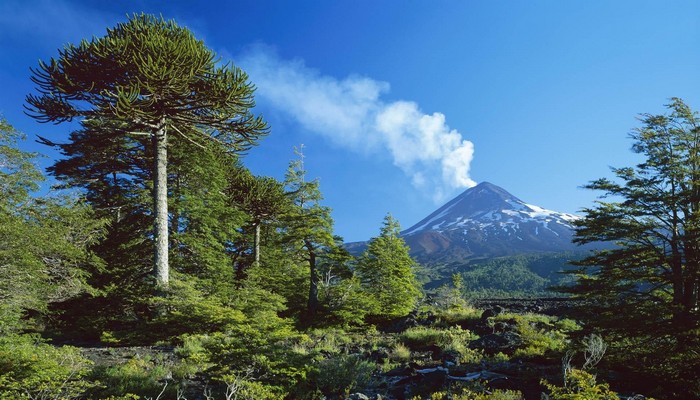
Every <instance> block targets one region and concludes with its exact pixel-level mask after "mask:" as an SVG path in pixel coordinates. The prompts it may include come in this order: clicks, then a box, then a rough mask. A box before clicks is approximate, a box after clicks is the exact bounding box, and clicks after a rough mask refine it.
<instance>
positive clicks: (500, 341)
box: [469, 332, 522, 354]
mask: <svg viewBox="0 0 700 400" xmlns="http://www.w3.org/2000/svg"><path fill="white" fill-rule="evenodd" d="M521 344H522V338H521V337H520V335H518V334H517V333H515V332H504V333H492V334H488V335H484V336H482V337H480V338H479V339H477V340H475V341H473V342H471V343H470V344H469V347H471V348H474V349H482V350H484V352H486V353H487V354H496V353H498V352H502V353H505V354H512V353H513V352H514V351H515V349H517V348H518V347H519V346H520V345H521Z"/></svg>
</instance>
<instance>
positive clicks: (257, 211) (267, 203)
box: [227, 166, 289, 276]
mask: <svg viewBox="0 0 700 400" xmlns="http://www.w3.org/2000/svg"><path fill="white" fill-rule="evenodd" d="M227 196H228V199H229V201H230V202H231V203H232V205H235V206H236V207H239V208H240V209H241V210H243V211H244V212H245V213H246V214H247V215H248V219H249V226H250V227H252V228H253V266H254V267H258V266H259V265H260V231H261V228H262V224H263V223H265V222H266V221H270V220H273V219H275V218H277V217H278V216H279V215H280V214H281V213H282V211H283V209H284V208H285V206H286V205H287V204H288V203H289V199H288V198H287V195H286V194H285V192H284V185H283V184H282V183H280V182H279V181H277V180H276V179H274V178H271V177H267V176H254V175H253V174H251V173H250V171H248V170H247V169H246V168H243V167H241V166H238V167H236V168H235V169H234V171H233V172H232V173H231V174H229V183H228V188H227ZM240 275H241V276H242V274H240Z"/></svg>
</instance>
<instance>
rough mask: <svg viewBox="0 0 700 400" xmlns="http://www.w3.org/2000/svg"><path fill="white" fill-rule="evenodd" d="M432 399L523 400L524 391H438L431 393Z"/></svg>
mask: <svg viewBox="0 0 700 400" xmlns="http://www.w3.org/2000/svg"><path fill="white" fill-rule="evenodd" d="M430 398H431V399H432V400H447V399H452V400H523V398H524V397H523V395H522V393H520V392H518V391H515V390H494V391H490V392H487V393H485V392H483V391H476V390H471V389H464V390H462V391H461V392H458V393H448V392H437V393H433V394H431V395H430Z"/></svg>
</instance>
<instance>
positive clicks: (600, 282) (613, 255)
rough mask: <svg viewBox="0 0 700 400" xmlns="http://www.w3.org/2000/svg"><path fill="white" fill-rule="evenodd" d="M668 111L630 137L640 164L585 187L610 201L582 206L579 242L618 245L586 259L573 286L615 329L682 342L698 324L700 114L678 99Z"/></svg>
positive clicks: (645, 117)
mask: <svg viewBox="0 0 700 400" xmlns="http://www.w3.org/2000/svg"><path fill="white" fill-rule="evenodd" d="M667 108H668V109H669V111H670V112H669V113H668V114H665V115H651V114H645V115H643V116H642V118H641V121H642V123H643V126H642V127H641V128H639V129H636V130H635V131H634V133H633V134H632V135H631V136H632V139H633V140H634V145H633V150H634V151H635V152H636V153H639V154H640V155H642V156H643V157H644V161H643V162H642V163H640V164H639V165H637V166H636V167H626V168H614V169H613V172H614V174H615V176H616V178H617V180H616V181H613V180H609V179H606V178H603V179H598V180H596V181H593V182H591V183H589V184H588V185H586V187H587V188H588V189H593V190H600V191H602V192H604V195H603V198H606V197H608V198H610V199H611V200H610V201H603V200H600V201H598V203H597V205H596V206H595V207H592V208H588V209H585V210H584V212H585V214H586V215H585V218H583V219H582V220H580V221H579V222H577V225H578V227H577V231H576V237H575V241H576V242H578V243H590V242H601V241H602V242H613V243H614V244H615V245H616V246H615V247H613V248H611V249H608V250H602V251H597V252H595V254H594V255H592V256H591V257H588V258H586V259H584V260H583V261H581V262H580V263H579V265H581V266H582V268H581V269H580V270H578V271H576V274H577V276H578V284H577V285H576V286H574V287H573V288H571V289H570V291H571V292H573V293H575V294H577V295H580V296H583V297H586V298H590V299H594V300H595V301H594V302H593V303H592V304H591V307H592V310H594V311H595V312H596V324H598V325H599V326H601V327H603V328H606V329H608V330H609V331H610V332H616V331H617V332H621V334H622V335H624V336H627V335H633V336H646V335H650V334H651V335H654V336H656V337H663V336H666V335H668V336H670V337H674V338H676V339H677V340H678V341H679V343H685V342H687V341H688V340H691V339H692V338H697V333H695V332H696V329H698V327H699V324H698V323H699V322H700V318H699V317H700V311H699V310H698V289H699V285H700V241H699V240H700V119H698V116H697V114H696V113H695V112H693V111H692V110H691V109H690V108H689V107H688V106H687V105H686V104H684V103H683V101H681V100H680V99H677V98H674V99H672V102H671V103H670V104H669V105H668V106H667ZM691 341H694V340H691ZM696 344H697V343H696Z"/></svg>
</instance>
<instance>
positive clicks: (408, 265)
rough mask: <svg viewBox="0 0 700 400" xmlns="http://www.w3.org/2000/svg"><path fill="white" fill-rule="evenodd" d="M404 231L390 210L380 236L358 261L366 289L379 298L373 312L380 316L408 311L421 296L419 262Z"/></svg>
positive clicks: (394, 315) (358, 271) (373, 297)
mask: <svg viewBox="0 0 700 400" xmlns="http://www.w3.org/2000/svg"><path fill="white" fill-rule="evenodd" d="M400 232H401V228H400V225H399V223H398V221H396V220H395V219H394V218H393V217H392V216H391V215H390V214H387V216H386V217H384V224H383V225H382V228H381V229H380V234H379V236H377V237H374V238H372V239H371V240H370V241H369V244H368V245H367V249H366V250H365V252H364V253H363V254H362V256H361V257H360V258H359V259H358V261H357V267H356V273H357V275H358V277H359V278H360V282H361V283H362V286H363V289H364V292H365V293H366V295H367V297H369V298H372V299H374V300H375V301H376V303H375V305H374V307H373V308H372V309H371V311H370V314H371V315H373V316H375V317H377V318H379V319H391V318H395V317H400V316H403V315H406V314H408V313H409V312H410V311H411V310H413V309H414V308H415V307H416V304H417V302H418V299H419V297H420V296H421V291H420V288H419V287H418V283H417V281H416V277H415V273H414V269H415V268H416V262H415V261H414V260H413V259H412V258H411V256H410V255H409V254H408V246H406V243H405V242H404V240H403V239H402V238H401V237H400V236H399V234H400Z"/></svg>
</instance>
